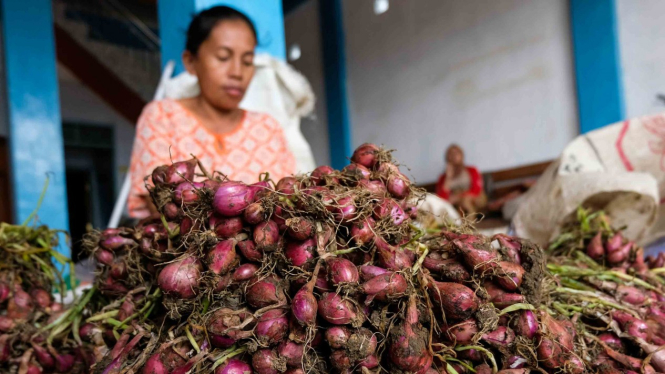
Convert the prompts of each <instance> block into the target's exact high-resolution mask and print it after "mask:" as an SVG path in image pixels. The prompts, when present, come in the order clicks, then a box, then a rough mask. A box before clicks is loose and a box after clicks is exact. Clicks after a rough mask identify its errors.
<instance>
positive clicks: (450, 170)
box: [436, 144, 487, 214]
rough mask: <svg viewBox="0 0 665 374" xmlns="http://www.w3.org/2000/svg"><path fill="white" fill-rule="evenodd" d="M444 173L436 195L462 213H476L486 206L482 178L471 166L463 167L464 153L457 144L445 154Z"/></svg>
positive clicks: (437, 185) (437, 186)
mask: <svg viewBox="0 0 665 374" xmlns="http://www.w3.org/2000/svg"><path fill="white" fill-rule="evenodd" d="M445 156H446V157H445V161H446V171H445V172H444V173H443V174H442V175H441V177H440V178H439V181H438V182H437V184H436V194H437V195H439V197H441V198H442V199H446V200H448V201H449V202H450V203H451V204H453V205H454V206H455V207H457V208H458V209H460V210H462V211H463V212H464V213H467V214H471V213H476V212H478V211H480V210H482V209H484V208H485V206H486V205H487V196H486V195H485V192H484V191H483V178H482V176H481V175H480V173H479V172H478V169H476V168H475V167H473V166H466V165H464V151H462V148H460V146H458V145H457V144H453V145H451V146H450V147H448V150H446V154H445Z"/></svg>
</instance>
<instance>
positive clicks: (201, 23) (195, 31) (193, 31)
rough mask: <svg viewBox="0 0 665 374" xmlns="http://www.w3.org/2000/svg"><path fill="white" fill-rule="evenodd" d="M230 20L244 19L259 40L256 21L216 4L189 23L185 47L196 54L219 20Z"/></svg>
mask: <svg viewBox="0 0 665 374" xmlns="http://www.w3.org/2000/svg"><path fill="white" fill-rule="evenodd" d="M228 20H241V21H244V22H245V23H246V24H247V26H249V28H250V30H252V34H254V39H255V40H256V41H257V42H258V37H257V34H256V27H254V23H252V20H250V19H249V17H247V16H246V15H245V14H243V13H242V12H239V11H237V10H235V9H233V8H231V7H227V6H214V7H212V8H210V9H206V10H204V11H201V12H200V13H199V14H197V15H196V16H194V18H193V19H192V22H190V24H189V28H188V29H187V42H186V43H185V49H186V50H188V51H189V52H190V53H191V54H193V55H196V54H197V52H198V51H199V47H200V46H201V43H203V42H204V41H205V40H206V39H208V36H210V32H211V31H212V29H213V28H215V26H217V24H218V23H219V22H223V21H228Z"/></svg>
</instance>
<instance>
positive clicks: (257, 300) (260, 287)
mask: <svg viewBox="0 0 665 374" xmlns="http://www.w3.org/2000/svg"><path fill="white" fill-rule="evenodd" d="M245 299H246V301H247V303H248V304H249V305H251V306H252V307H254V308H265V307H267V306H270V305H274V304H285V303H286V295H285V294H284V285H283V284H282V280H281V279H280V278H278V277H277V276H276V275H270V276H267V277H265V278H261V279H255V280H250V281H249V285H248V286H247V290H246V291H245Z"/></svg>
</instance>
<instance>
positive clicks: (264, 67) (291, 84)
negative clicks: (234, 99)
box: [164, 54, 316, 173]
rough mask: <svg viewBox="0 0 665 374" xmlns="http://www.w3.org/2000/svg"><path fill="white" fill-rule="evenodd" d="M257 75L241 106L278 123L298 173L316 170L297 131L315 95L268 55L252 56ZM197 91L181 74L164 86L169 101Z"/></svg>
mask: <svg viewBox="0 0 665 374" xmlns="http://www.w3.org/2000/svg"><path fill="white" fill-rule="evenodd" d="M254 65H255V66H256V72H255V74H254V78H253V79H252V82H251V83H250V85H249V88H248V89H247V92H246V93H245V97H244V99H243V101H242V102H241V103H240V107H241V108H243V109H247V110H252V111H255V112H262V113H268V114H270V115H271V116H273V117H274V118H275V119H276V120H277V122H279V123H280V125H281V126H282V128H283V129H284V136H285V137H286V140H287V142H288V145H289V149H290V150H291V152H292V153H293V155H294V156H295V159H296V167H297V172H298V173H304V172H310V171H312V170H313V169H314V168H315V167H316V162H315V161H314V156H313V154H312V149H311V148H310V146H309V143H307V140H306V139H305V136H304V135H303V134H302V132H301V131H300V118H302V117H306V116H308V115H310V114H311V113H312V112H313V110H314V102H315V98H314V92H313V91H312V87H311V86H310V84H309V82H307V79H306V78H305V77H304V76H303V75H302V74H300V73H299V72H297V71H296V70H295V69H294V68H292V67H291V66H290V65H288V64H287V63H285V62H283V61H281V60H279V59H277V58H274V57H272V56H270V55H268V54H259V55H256V56H255V57H254ZM199 92H200V89H199V84H198V80H197V78H196V77H195V76H193V75H191V74H189V73H187V72H184V73H181V74H179V75H178V76H176V77H174V78H172V79H170V80H169V81H168V82H166V84H165V90H164V96H165V97H166V98H169V99H182V98H187V97H194V96H196V95H198V94H199Z"/></svg>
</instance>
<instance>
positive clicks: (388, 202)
mask: <svg viewBox="0 0 665 374" xmlns="http://www.w3.org/2000/svg"><path fill="white" fill-rule="evenodd" d="M387 217H390V220H391V222H392V223H393V224H394V225H395V226H398V225H400V224H402V222H404V221H405V220H406V219H407V216H406V214H405V213H404V210H402V207H401V206H399V204H398V203H397V202H396V201H395V200H393V199H383V200H382V201H381V202H380V203H379V204H378V205H377V206H376V208H374V218H376V219H377V220H381V219H384V218H387Z"/></svg>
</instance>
